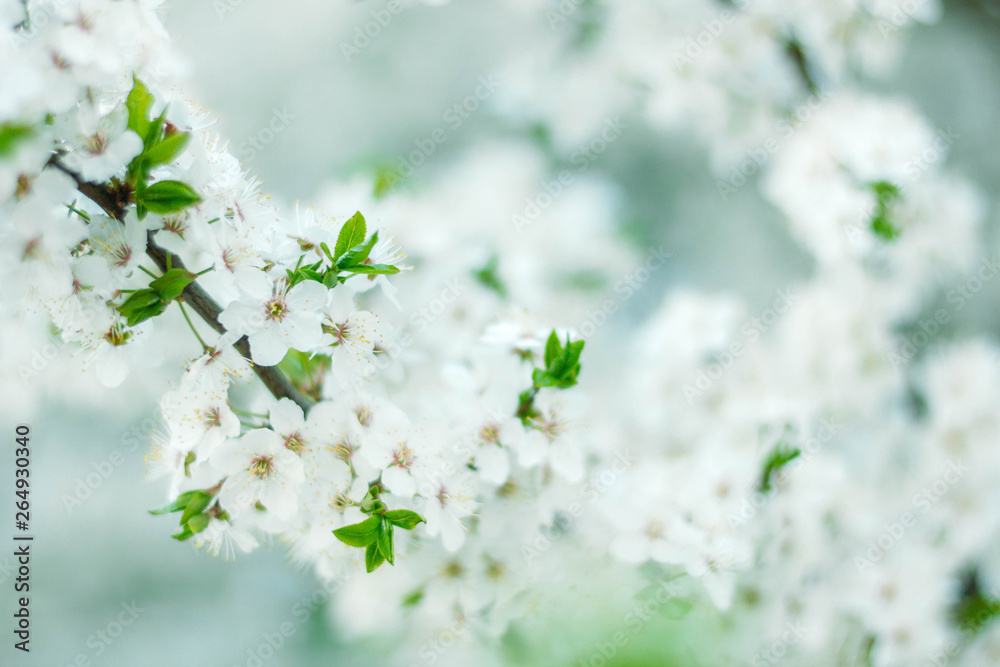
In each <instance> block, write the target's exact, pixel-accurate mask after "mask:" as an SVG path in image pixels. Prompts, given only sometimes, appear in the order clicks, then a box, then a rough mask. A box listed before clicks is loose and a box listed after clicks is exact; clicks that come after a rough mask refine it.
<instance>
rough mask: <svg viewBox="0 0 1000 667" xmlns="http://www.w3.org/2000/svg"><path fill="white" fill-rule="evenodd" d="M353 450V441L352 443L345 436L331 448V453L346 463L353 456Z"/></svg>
mask: <svg viewBox="0 0 1000 667" xmlns="http://www.w3.org/2000/svg"><path fill="white" fill-rule="evenodd" d="M354 450H355V447H354V443H352V442H351V441H350V440H348V439H347V438H344V439H343V440H341V441H340V442H338V443H337V444H336V445H334V446H333V447H332V448H331V451H332V452H333V455H334V456H336V457H337V458H338V459H340V460H341V461H343V462H344V463H347V462H349V461H350V460H351V457H352V456H354Z"/></svg>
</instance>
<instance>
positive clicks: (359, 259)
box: [288, 211, 399, 287]
mask: <svg viewBox="0 0 1000 667" xmlns="http://www.w3.org/2000/svg"><path fill="white" fill-rule="evenodd" d="M367 233H368V230H367V226H366V224H365V217H364V216H363V215H361V212H360V211H358V212H357V213H355V214H354V215H353V216H351V219H350V220H348V221H347V222H345V223H344V226H343V227H342V228H341V230H340V234H339V236H337V243H336V244H335V245H334V249H333V250H332V251H331V250H330V246H329V245H327V244H326V243H320V244H319V246H320V249H321V250H322V251H323V254H324V255H326V260H320V261H318V262H315V263H313V264H308V265H305V266H303V265H302V258H299V263H298V264H297V265H296V266H295V269H294V270H288V283H289V285H295V284H297V283H300V282H302V281H303V280H315V281H316V282H318V283H323V284H324V285H326V286H327V287H334V286H336V285H337V284H338V283H342V282H344V281H345V280H347V279H348V278H350V277H352V276H355V275H358V274H365V275H380V274H381V275H392V274H395V273H399V268H398V267H395V266H392V265H391V264H372V263H370V262H369V261H368V255H369V254H371V251H372V248H374V247H375V244H376V243H378V232H375V233H373V234H372V235H371V236H370V237H368V239H367V240H365V237H366V236H367ZM327 261H328V266H324V264H327Z"/></svg>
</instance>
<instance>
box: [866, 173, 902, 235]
mask: <svg viewBox="0 0 1000 667" xmlns="http://www.w3.org/2000/svg"><path fill="white" fill-rule="evenodd" d="M870 187H871V189H872V192H874V193H875V214H874V215H873V216H872V219H871V222H870V223H869V224H870V225H871V229H872V232H874V234H875V235H876V236H878V237H879V238H881V239H882V240H884V241H894V240H895V239H896V238H897V237H899V228H898V227H896V225H895V224H893V222H892V220H891V219H890V218H891V215H892V207H893V204H895V203H896V200H898V199H899V197H900V191H899V188H898V187H897V186H895V185H893V184H892V183H890V182H888V181H875V182H874V183H871V184H870Z"/></svg>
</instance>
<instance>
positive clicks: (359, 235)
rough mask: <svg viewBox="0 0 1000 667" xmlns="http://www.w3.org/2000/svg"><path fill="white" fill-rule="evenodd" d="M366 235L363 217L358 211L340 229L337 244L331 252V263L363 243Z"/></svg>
mask: <svg viewBox="0 0 1000 667" xmlns="http://www.w3.org/2000/svg"><path fill="white" fill-rule="evenodd" d="M367 233H368V230H367V226H366V225H365V216H363V215H361V211H358V212H357V213H355V214H354V215H353V216H351V219H350V220H348V221H347V222H345V223H344V226H343V227H341V229H340V235H339V236H337V243H336V245H335V246H334V250H333V256H334V259H333V260H331V261H336V260H339V259H340V258H341V257H343V256H344V253H346V252H347V251H348V250H350V249H351V248H354V247H355V246H358V245H360V244H362V243H364V242H365V235H366V234H367Z"/></svg>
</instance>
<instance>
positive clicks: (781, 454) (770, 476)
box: [757, 442, 802, 493]
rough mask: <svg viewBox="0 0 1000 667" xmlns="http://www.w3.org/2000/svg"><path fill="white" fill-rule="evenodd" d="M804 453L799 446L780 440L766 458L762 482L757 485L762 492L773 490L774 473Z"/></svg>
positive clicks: (761, 476)
mask: <svg viewBox="0 0 1000 667" xmlns="http://www.w3.org/2000/svg"><path fill="white" fill-rule="evenodd" d="M801 453H802V450H800V449H799V448H798V447H789V446H788V445H786V444H784V443H783V442H779V443H778V444H777V445H775V446H774V449H772V450H771V452H770V453H769V454H768V455H767V458H766V459H765V460H764V469H763V470H762V471H761V475H760V482H759V484H758V485H757V488H758V490H760V492H761V493H767V492H768V491H770V490H771V488H772V486H773V482H774V475H775V474H776V473H777V472H779V471H780V470H781V469H782V468H784V467H785V466H786V465H788V464H789V463H790V462H792V461H794V460H795V459H796V458H798V456H799V455H800V454H801Z"/></svg>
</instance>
